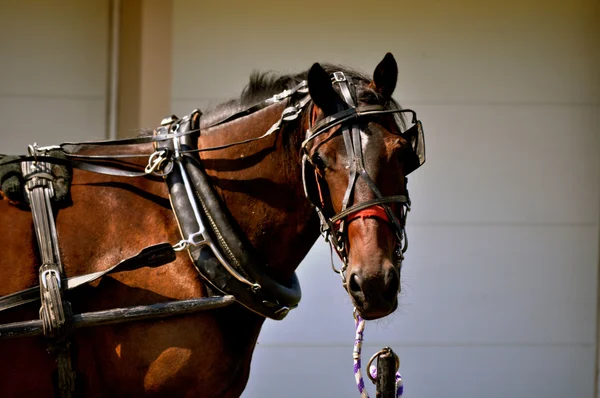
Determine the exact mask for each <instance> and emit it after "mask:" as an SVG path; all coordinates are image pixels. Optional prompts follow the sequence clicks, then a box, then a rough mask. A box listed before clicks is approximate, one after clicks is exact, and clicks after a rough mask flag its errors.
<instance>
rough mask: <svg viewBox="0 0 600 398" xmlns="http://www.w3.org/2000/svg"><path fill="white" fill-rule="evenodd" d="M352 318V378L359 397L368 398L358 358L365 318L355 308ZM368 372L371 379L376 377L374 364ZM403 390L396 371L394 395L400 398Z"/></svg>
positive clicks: (400, 377)
mask: <svg viewBox="0 0 600 398" xmlns="http://www.w3.org/2000/svg"><path fill="white" fill-rule="evenodd" d="M354 319H355V320H356V337H355V338H354V350H353V352H352V357H353V358H354V378H355V379H356V386H357V387H358V392H360V396H361V398H369V393H368V392H367V389H366V388H365V381H364V379H363V376H362V371H361V366H362V365H361V360H360V352H361V349H362V342H363V338H364V337H363V333H364V331H365V320H364V319H362V318H361V317H360V315H358V313H357V312H356V310H355V311H354ZM369 374H370V375H371V378H372V379H377V367H376V366H375V365H371V368H370V369H369ZM403 392H404V385H403V383H402V376H400V373H399V372H396V397H397V398H401V397H402V393H403Z"/></svg>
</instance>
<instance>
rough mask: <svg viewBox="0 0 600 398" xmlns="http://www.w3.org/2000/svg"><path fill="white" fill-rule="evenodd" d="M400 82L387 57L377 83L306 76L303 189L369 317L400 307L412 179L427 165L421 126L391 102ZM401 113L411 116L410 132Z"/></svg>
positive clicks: (313, 72)
mask: <svg viewBox="0 0 600 398" xmlns="http://www.w3.org/2000/svg"><path fill="white" fill-rule="evenodd" d="M327 69H329V67H328V68H327ZM397 76H398V67H397V64H396V61H395V59H394V57H393V56H392V55H391V54H389V53H388V54H387V55H386V56H385V57H384V59H383V60H382V61H381V62H380V63H379V65H378V66H377V67H376V69H375V72H374V74H373V79H372V80H371V81H368V80H364V79H360V78H356V76H354V77H350V76H349V74H344V73H343V72H333V74H331V71H330V70H326V69H324V68H323V67H322V66H321V65H320V64H318V63H317V64H314V65H313V66H312V68H311V69H310V71H309V73H308V88H309V93H310V96H311V98H312V101H313V102H312V104H313V105H312V108H311V109H310V111H309V112H307V113H308V117H307V118H306V121H305V124H306V127H307V137H306V140H305V141H304V143H303V152H304V160H303V168H304V170H303V177H304V184H305V190H306V193H307V195H308V196H309V198H310V199H311V201H312V202H313V204H314V205H315V207H316V208H317V212H318V213H319V217H320V219H321V229H322V232H324V234H325V237H326V239H327V240H328V241H329V242H330V243H331V245H332V247H333V248H334V249H335V250H336V251H337V253H338V255H339V257H340V259H341V261H342V263H343V266H342V268H341V269H340V270H339V271H338V272H339V273H340V274H341V276H342V281H343V286H344V288H345V289H346V290H347V292H348V293H349V295H350V297H351V298H352V301H353V303H354V305H355V307H356V309H357V310H358V312H359V314H360V315H361V316H362V317H363V318H365V319H377V318H381V317H384V316H386V315H388V314H390V313H392V312H393V311H395V309H396V308H397V306H398V293H399V292H400V269H401V264H402V260H403V252H404V250H405V249H406V242H405V231H404V226H405V220H406V212H407V211H408V210H409V206H410V200H409V198H408V191H407V188H406V183H407V179H406V175H407V174H408V173H409V172H411V171H412V170H414V169H415V168H416V167H418V166H419V165H420V163H422V159H420V156H419V151H418V148H416V145H418V141H419V140H421V141H422V130H421V129H420V122H417V121H416V117H415V115H414V112H412V111H409V110H402V109H401V108H400V107H399V106H398V104H397V103H396V102H395V101H394V100H393V99H392V93H393V91H394V89H395V87H396V81H397ZM403 112H411V113H412V114H413V119H412V122H413V124H414V126H413V127H414V128H410V129H409V130H408V131H404V130H405V129H404V127H405V124H406V123H405V121H404V118H403V116H402V115H403ZM420 145H422V143H421V144H420Z"/></svg>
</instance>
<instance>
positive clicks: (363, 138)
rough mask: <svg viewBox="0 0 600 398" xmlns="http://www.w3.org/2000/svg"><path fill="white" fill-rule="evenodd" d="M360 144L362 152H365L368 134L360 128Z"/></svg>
mask: <svg viewBox="0 0 600 398" xmlns="http://www.w3.org/2000/svg"><path fill="white" fill-rule="evenodd" d="M360 138H361V146H362V152H363V154H365V153H367V144H368V143H369V136H368V135H367V133H365V132H364V131H362V130H360Z"/></svg>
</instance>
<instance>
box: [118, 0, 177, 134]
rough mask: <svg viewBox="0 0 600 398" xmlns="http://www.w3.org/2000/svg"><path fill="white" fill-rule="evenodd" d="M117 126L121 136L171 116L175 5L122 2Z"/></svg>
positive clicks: (157, 0) (166, 0) (163, 0)
mask: <svg viewBox="0 0 600 398" xmlns="http://www.w3.org/2000/svg"><path fill="white" fill-rule="evenodd" d="M119 3H120V29H119V36H120V40H119V64H118V65H119V69H118V75H119V78H118V79H119V89H118V123H117V131H118V135H119V136H120V137H128V136H132V135H136V134H137V133H139V130H140V129H141V128H150V129H152V128H154V127H155V126H158V125H159V124H160V121H161V119H162V118H163V117H164V116H166V115H167V114H168V113H169V109H170V99H171V44H172V36H171V34H172V26H171V22H172V4H171V1H170V0H121V1H120V2H119Z"/></svg>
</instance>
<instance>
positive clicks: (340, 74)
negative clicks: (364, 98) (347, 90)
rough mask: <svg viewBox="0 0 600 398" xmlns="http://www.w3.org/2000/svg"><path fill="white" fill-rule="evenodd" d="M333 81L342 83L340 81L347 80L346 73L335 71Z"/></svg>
mask: <svg viewBox="0 0 600 398" xmlns="http://www.w3.org/2000/svg"><path fill="white" fill-rule="evenodd" d="M331 81H332V82H333V83H340V82H345V81H347V80H346V75H344V72H333V76H332V78H331Z"/></svg>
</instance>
